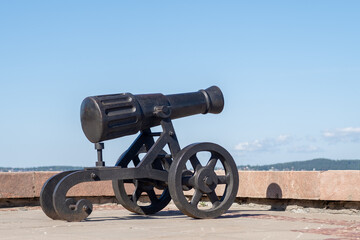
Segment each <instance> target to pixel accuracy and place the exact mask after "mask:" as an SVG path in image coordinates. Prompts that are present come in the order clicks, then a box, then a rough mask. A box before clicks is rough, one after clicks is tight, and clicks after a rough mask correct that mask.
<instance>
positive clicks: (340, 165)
mask: <svg viewBox="0 0 360 240" xmlns="http://www.w3.org/2000/svg"><path fill="white" fill-rule="evenodd" d="M238 169H242V170H254V171H268V170H274V171H313V170H316V171H326V170H360V160H330V159H325V158H318V159H313V160H308V161H297V162H287V163H277V164H270V165H261V166H251V165H243V166H238Z"/></svg>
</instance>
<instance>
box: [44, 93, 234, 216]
mask: <svg viewBox="0 0 360 240" xmlns="http://www.w3.org/2000/svg"><path fill="white" fill-rule="evenodd" d="M223 107H224V97H223V94H222V92H221V90H220V89H219V88H218V87H216V86H212V87H209V88H207V89H205V90H199V91H197V92H191V93H182V94H172V95H163V94H139V95H133V94H131V93H121V94H112V95H99V96H92V97H87V98H85V99H84V101H83V102H82V104H81V109H80V119H81V126H82V130H83V132H84V134H85V136H86V137H87V139H88V140H89V141H90V142H92V143H94V144H95V149H96V151H97V162H96V164H95V167H89V168H84V169H83V170H75V171H65V172H61V173H59V174H56V175H54V176H53V177H51V178H50V179H48V180H47V181H46V183H45V184H44V186H43V188H42V190H41V193H40V205H41V208H42V210H43V211H44V213H45V214H46V215H47V216H48V217H50V218H51V219H54V220H65V221H82V220H84V219H85V218H87V217H88V216H89V215H90V214H91V212H92V210H93V206H92V203H91V202H90V201H89V200H87V199H78V200H76V199H74V198H67V196H66V194H67V192H68V191H69V189H70V188H71V187H73V186H74V185H77V184H79V183H82V182H94V181H106V180H112V186H113V190H114V193H115V197H116V199H117V201H118V202H119V203H120V204H122V205H123V207H124V208H126V209H127V210H129V211H131V212H133V213H137V214H146V215H147V214H155V213H157V212H159V211H161V210H162V209H163V208H164V207H166V206H167V204H168V203H169V202H170V201H171V200H173V202H174V203H175V205H176V207H177V208H178V209H179V210H180V211H181V212H182V213H184V214H186V215H188V216H190V217H193V218H216V217H218V216H220V215H221V214H223V213H224V212H226V211H227V210H228V209H229V207H230V206H231V204H232V203H233V202H234V200H235V198H236V194H237V189H238V185H239V178H238V171H237V167H236V164H235V162H234V159H233V158H232V156H231V155H230V153H229V152H228V151H227V150H226V149H224V148H223V147H221V146H220V145H218V144H215V143H210V142H202V143H194V144H191V145H189V146H187V147H185V148H182V149H181V147H180V144H179V142H178V139H177V136H176V133H175V130H174V126H173V124H172V120H173V119H178V118H182V117H187V116H191V115H195V114H207V113H214V114H217V113H220V112H221V111H222V110H223ZM156 126H161V129H162V131H160V132H153V131H152V128H153V127H156ZM211 131H213V129H211ZM137 133H139V134H138V136H137V137H136V139H135V140H134V142H133V143H132V144H131V145H130V147H129V148H128V149H127V150H126V151H125V152H124V153H123V154H122V155H121V156H120V157H119V158H118V160H117V162H116V164H115V166H113V167H106V166H105V161H104V160H103V155H102V151H103V149H104V143H103V141H106V140H110V139H115V138H119V137H123V136H128V135H133V134H137ZM127 185H133V188H132V189H134V190H133V192H132V193H128V192H127V191H126V186H127ZM140 197H147V199H148V203H147V204H143V203H141V202H140V201H139V199H140ZM204 199H207V200H209V206H207V207H204V206H202V203H203V202H202V200H204ZM203 205H204V204H203Z"/></svg>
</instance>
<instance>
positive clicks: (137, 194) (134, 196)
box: [131, 186, 142, 203]
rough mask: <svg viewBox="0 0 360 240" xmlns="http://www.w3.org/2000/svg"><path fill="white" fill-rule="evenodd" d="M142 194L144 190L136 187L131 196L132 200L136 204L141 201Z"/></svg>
mask: <svg viewBox="0 0 360 240" xmlns="http://www.w3.org/2000/svg"><path fill="white" fill-rule="evenodd" d="M141 193H142V190H141V189H140V187H139V186H136V188H135V191H134V193H133V194H132V196H131V200H132V201H133V202H135V203H136V202H137V201H138V200H139V198H140V196H141Z"/></svg>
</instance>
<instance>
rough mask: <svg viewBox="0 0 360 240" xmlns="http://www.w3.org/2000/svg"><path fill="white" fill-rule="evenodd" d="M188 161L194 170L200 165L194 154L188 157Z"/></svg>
mask: <svg viewBox="0 0 360 240" xmlns="http://www.w3.org/2000/svg"><path fill="white" fill-rule="evenodd" d="M190 162H191V165H192V167H193V168H194V171H196V170H198V169H199V168H201V167H202V166H201V163H200V161H199V159H198V158H197V157H196V155H195V154H194V155H192V156H191V157H190Z"/></svg>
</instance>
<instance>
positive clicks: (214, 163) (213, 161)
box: [207, 153, 218, 169]
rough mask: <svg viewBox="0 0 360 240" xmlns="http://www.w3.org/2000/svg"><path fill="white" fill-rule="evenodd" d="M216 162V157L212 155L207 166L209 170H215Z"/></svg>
mask: <svg viewBox="0 0 360 240" xmlns="http://www.w3.org/2000/svg"><path fill="white" fill-rule="evenodd" d="M217 161H218V158H217V156H216V155H215V154H214V153H212V154H211V158H210V160H209V162H208V164H207V166H208V167H210V168H211V169H215V166H216V163H217Z"/></svg>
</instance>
